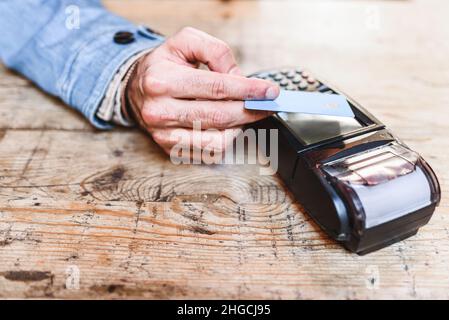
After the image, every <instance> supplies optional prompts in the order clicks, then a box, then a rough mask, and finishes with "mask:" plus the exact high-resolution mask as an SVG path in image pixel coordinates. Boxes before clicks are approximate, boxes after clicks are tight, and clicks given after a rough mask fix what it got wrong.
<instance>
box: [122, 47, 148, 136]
mask: <svg viewBox="0 0 449 320" xmlns="http://www.w3.org/2000/svg"><path fill="white" fill-rule="evenodd" d="M148 54H150V53H147V54H145V55H143V56H142V57H140V58H139V59H138V60H137V61H136V62H135V63H134V64H133V65H132V66H131V68H130V69H129V71H128V74H127V79H126V81H125V90H124V95H123V98H124V100H123V104H122V106H123V112H124V114H126V115H127V116H128V117H129V118H130V119H133V120H134V121H135V122H136V123H137V124H138V125H139V126H141V127H146V125H145V122H144V121H143V118H142V115H141V105H142V104H143V93H142V92H140V89H139V77H140V74H141V72H139V70H140V69H141V65H142V62H143V61H144V59H145V58H146V57H147V55H148Z"/></svg>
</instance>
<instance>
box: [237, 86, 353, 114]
mask: <svg viewBox="0 0 449 320" xmlns="http://www.w3.org/2000/svg"><path fill="white" fill-rule="evenodd" d="M245 109H248V110H262V111H274V112H297V113H308V114H319V115H326V116H337V117H350V118H353V117H354V112H353V111H352V109H351V106H350V105H349V103H348V101H347V100H346V98H345V97H344V96H342V95H339V94H328V93H320V92H304V91H290V90H281V93H280V94H279V97H278V98H277V99H275V100H251V101H245Z"/></svg>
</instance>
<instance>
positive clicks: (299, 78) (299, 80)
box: [292, 75, 303, 84]
mask: <svg viewBox="0 0 449 320" xmlns="http://www.w3.org/2000/svg"><path fill="white" fill-rule="evenodd" d="M302 79H303V78H302V77H301V76H300V75H296V76H295V77H294V78H293V79H292V82H293V83H294V84H298V83H300V82H301V81H302Z"/></svg>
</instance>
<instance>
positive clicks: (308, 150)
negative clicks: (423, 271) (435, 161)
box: [253, 88, 441, 255]
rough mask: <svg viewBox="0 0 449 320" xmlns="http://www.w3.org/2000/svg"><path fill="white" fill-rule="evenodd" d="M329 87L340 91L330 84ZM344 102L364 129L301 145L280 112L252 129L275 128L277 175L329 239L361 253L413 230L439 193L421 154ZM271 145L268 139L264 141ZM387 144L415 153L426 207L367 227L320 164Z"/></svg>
mask: <svg viewBox="0 0 449 320" xmlns="http://www.w3.org/2000/svg"><path fill="white" fill-rule="evenodd" d="M332 90H333V91H334V92H335V93H341V92H339V91H337V90H336V89H334V88H332ZM346 97H347V96H346ZM348 102H349V103H350V105H351V107H352V109H353V111H354V114H355V116H356V119H357V120H358V121H359V122H360V123H362V124H363V127H361V128H360V129H358V130H355V131H351V132H350V133H347V134H343V135H340V136H337V137H333V138H330V139H327V140H324V141H320V142H318V143H313V144H306V143H304V142H303V141H302V140H301V138H300V137H298V135H297V134H296V133H295V132H294V130H292V129H291V127H290V126H289V124H288V123H287V122H286V121H284V119H282V117H280V116H279V115H274V116H272V117H269V118H267V119H264V120H262V121H259V122H257V123H255V124H254V125H253V127H255V128H257V129H278V137H279V141H278V152H279V153H278V174H279V175H280V177H281V178H282V180H283V181H284V183H285V184H286V185H287V187H288V188H289V189H290V191H291V192H292V193H293V195H294V196H295V198H296V199H297V200H298V202H299V203H300V204H301V206H302V207H303V208H304V209H305V210H306V211H307V213H308V214H309V215H310V216H311V217H312V218H313V219H314V221H315V222H316V223H317V224H318V225H319V226H320V227H321V228H322V229H323V230H324V231H325V232H326V233H327V234H328V235H329V236H330V237H331V238H333V239H335V240H336V241H338V242H340V243H342V244H343V245H344V246H345V247H346V248H347V249H348V250H350V251H352V252H356V253H358V254H361V255H363V254H366V253H369V252H372V251H375V250H378V249H381V248H383V247H385V246H388V245H390V244H392V243H395V242H397V241H400V240H402V239H405V238H407V237H410V236H412V235H414V234H416V232H417V231H418V229H419V228H420V227H421V226H423V225H425V224H426V223H427V222H428V221H429V219H430V218H431V216H432V214H433V212H434V210H435V207H436V206H437V205H438V203H439V201H440V197H441V193H440V187H439V184H438V180H437V178H436V176H435V174H434V172H433V171H432V169H431V168H430V166H429V165H428V164H427V163H426V162H425V161H424V159H423V158H422V157H420V156H419V155H418V154H416V153H414V152H413V151H411V150H410V149H409V148H408V147H407V146H406V145H405V144H404V143H403V142H401V141H400V140H399V139H398V138H397V137H395V136H394V135H393V134H392V133H391V132H390V131H389V130H387V129H386V128H385V125H383V124H382V123H381V122H380V121H379V120H378V119H376V118H375V117H374V116H372V115H371V114H370V113H369V112H368V111H366V110H365V109H363V108H362V107H361V106H360V105H359V104H357V103H356V102H355V101H353V100H352V99H350V98H348ZM267 137H268V135H267ZM269 143H270V141H268V139H267V141H266V144H267V145H269ZM387 146H399V147H400V148H403V149H404V150H406V151H407V152H408V151H410V154H412V155H413V156H414V161H413V163H412V165H413V166H419V168H420V170H421V171H422V172H423V173H424V175H425V176H426V178H427V182H428V184H429V188H430V190H431V197H430V198H431V199H430V202H429V203H428V204H427V205H426V206H424V207H421V208H418V209H417V210H414V211H411V212H405V213H404V214H401V216H399V217H394V219H391V220H387V221H386V222H384V223H381V224H378V225H375V226H367V223H366V221H367V219H366V216H365V212H364V208H363V205H362V204H361V203H360V201H359V199H358V197H357V194H356V193H355V192H354V191H353V190H352V189H351V188H350V187H348V184H347V183H342V182H341V181H339V179H337V178H334V177H332V176H331V175H329V174H327V173H326V170H325V169H324V168H325V166H326V164H328V163H333V162H336V161H337V162H338V161H341V160H342V159H343V160H344V159H346V158H348V157H351V156H354V155H359V154H364V153H366V152H369V151H372V150H376V149H379V148H383V147H387ZM405 195H407V191H405ZM394 196H395V195H394V194H392V195H391V197H394ZM385 201H388V199H385Z"/></svg>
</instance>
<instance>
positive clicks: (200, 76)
mask: <svg viewBox="0 0 449 320" xmlns="http://www.w3.org/2000/svg"><path fill="white" fill-rule="evenodd" d="M177 69H178V70H177V71H176V73H173V74H166V75H165V77H167V79H165V80H166V84H167V85H168V94H170V95H171V96H172V97H174V98H181V99H206V100H274V99H276V98H277V96H278V95H279V87H278V86H277V85H276V84H274V83H271V82H269V81H267V80H261V79H254V78H246V77H242V76H237V75H230V74H224V73H218V72H213V71H207V70H198V69H192V68H189V67H184V66H182V67H179V68H177ZM149 89H150V90H151V88H149Z"/></svg>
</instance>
